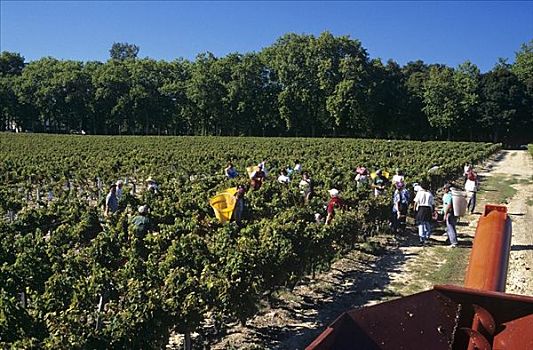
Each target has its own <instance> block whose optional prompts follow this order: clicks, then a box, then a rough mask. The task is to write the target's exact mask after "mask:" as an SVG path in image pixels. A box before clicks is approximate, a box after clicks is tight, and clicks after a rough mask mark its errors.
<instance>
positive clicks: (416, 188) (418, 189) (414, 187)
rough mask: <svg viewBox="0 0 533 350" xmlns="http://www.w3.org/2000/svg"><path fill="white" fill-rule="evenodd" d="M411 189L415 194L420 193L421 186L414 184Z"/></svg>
mask: <svg viewBox="0 0 533 350" xmlns="http://www.w3.org/2000/svg"><path fill="white" fill-rule="evenodd" d="M413 189H414V190H415V192H418V191H420V190H421V189H422V186H420V185H419V184H418V182H415V183H414V184H413Z"/></svg>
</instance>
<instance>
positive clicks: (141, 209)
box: [138, 205, 148, 214]
mask: <svg viewBox="0 0 533 350" xmlns="http://www.w3.org/2000/svg"><path fill="white" fill-rule="evenodd" d="M138 210H139V213H141V214H146V213H148V206H147V205H141V206H140V207H139V209H138Z"/></svg>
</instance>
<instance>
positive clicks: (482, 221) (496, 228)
mask: <svg viewBox="0 0 533 350" xmlns="http://www.w3.org/2000/svg"><path fill="white" fill-rule="evenodd" d="M511 231H512V229H511V219H509V217H508V216H507V208H506V207H505V206H503V205H490V204H489V205H486V206H485V213H484V214H483V216H482V217H481V218H479V221H478V224H477V228H476V236H475V239H474V244H473V246H472V253H470V262H469V264H468V270H467V272H466V277H465V287H467V288H474V289H482V290H489V291H494V292H505V283H506V280H507V266H508V264H509V253H510V251H511Z"/></svg>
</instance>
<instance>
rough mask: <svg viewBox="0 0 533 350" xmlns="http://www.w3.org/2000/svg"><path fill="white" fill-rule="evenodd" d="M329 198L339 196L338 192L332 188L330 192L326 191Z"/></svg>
mask: <svg viewBox="0 0 533 350" xmlns="http://www.w3.org/2000/svg"><path fill="white" fill-rule="evenodd" d="M328 192H329V194H330V196H332V197H337V196H338V195H339V190H338V189H336V188H332V189H331V190H328Z"/></svg>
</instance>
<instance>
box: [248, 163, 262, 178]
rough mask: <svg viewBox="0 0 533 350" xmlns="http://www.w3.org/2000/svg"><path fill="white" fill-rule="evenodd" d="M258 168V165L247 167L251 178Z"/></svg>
mask: <svg viewBox="0 0 533 350" xmlns="http://www.w3.org/2000/svg"><path fill="white" fill-rule="evenodd" d="M258 170H259V167H258V166H257V165H255V166H249V167H247V168H246V172H247V173H248V177H249V178H250V179H251V178H252V176H253V175H254V173H255V172H256V171H258Z"/></svg>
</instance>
